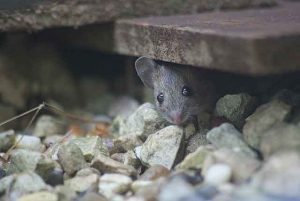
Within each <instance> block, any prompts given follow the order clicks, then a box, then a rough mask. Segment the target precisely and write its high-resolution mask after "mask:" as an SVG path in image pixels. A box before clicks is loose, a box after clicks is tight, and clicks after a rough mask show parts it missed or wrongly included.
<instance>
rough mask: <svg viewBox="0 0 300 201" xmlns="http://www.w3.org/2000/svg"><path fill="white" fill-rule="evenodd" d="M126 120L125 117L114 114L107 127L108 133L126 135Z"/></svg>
mask: <svg viewBox="0 0 300 201" xmlns="http://www.w3.org/2000/svg"><path fill="white" fill-rule="evenodd" d="M126 120H127V118H125V117H122V116H116V117H115V118H114V119H113V122H112V124H111V125H110V127H109V131H110V133H112V135H113V136H122V135H126V132H127V127H126Z"/></svg>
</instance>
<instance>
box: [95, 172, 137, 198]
mask: <svg viewBox="0 0 300 201" xmlns="http://www.w3.org/2000/svg"><path fill="white" fill-rule="evenodd" d="M131 183H132V179H131V178H130V177H128V176H125V175H121V174H104V175H103V176H101V177H100V180H99V193H102V194H103V195H105V197H107V198H108V199H109V198H111V197H112V196H113V195H114V194H121V193H126V192H127V191H128V190H129V189H130V185H131Z"/></svg>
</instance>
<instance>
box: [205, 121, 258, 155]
mask: <svg viewBox="0 0 300 201" xmlns="http://www.w3.org/2000/svg"><path fill="white" fill-rule="evenodd" d="M207 139H208V141H210V142H211V143H212V144H213V145H214V146H215V147H216V148H218V149H221V148H227V149H232V150H233V151H237V152H243V153H245V154H247V155H250V156H252V157H257V154H256V152H254V151H253V150H252V149H251V148H250V147H249V146H248V145H247V143H246V142H244V141H243V136H242V134H241V133H240V132H239V131H238V130H236V129H235V127H234V126H233V125H232V124H229V123H223V124H222V125H221V126H219V127H216V128H213V129H212V130H210V131H209V132H208V133H207Z"/></svg>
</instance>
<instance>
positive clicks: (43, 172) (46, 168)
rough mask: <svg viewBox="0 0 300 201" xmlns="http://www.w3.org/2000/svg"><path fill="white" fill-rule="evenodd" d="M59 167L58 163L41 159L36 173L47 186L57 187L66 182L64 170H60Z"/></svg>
mask: <svg viewBox="0 0 300 201" xmlns="http://www.w3.org/2000/svg"><path fill="white" fill-rule="evenodd" d="M59 166H60V165H59V164H57V162H56V161H54V160H51V159H49V158H45V157H41V158H40V160H39V161H38V163H37V165H36V168H35V172H36V173H37V174H38V175H40V176H41V177H42V178H43V180H44V181H45V182H46V183H47V184H49V185H51V186H56V185H59V184H63V182H64V181H63V170H62V169H61V168H59Z"/></svg>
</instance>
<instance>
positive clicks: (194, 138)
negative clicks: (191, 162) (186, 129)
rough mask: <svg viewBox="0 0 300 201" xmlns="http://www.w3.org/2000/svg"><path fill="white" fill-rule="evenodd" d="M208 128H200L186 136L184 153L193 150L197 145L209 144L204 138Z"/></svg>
mask: <svg viewBox="0 0 300 201" xmlns="http://www.w3.org/2000/svg"><path fill="white" fill-rule="evenodd" d="M207 132H208V130H207V129H205V130H202V131H200V132H197V133H196V134H194V135H191V136H190V137H189V138H188V141H187V145H186V151H185V152H186V153H185V154H186V155H187V154H190V153H193V152H195V151H196V150H197V149H198V148H199V147H201V146H204V145H207V144H209V141H208V140H207V138H206V135H207Z"/></svg>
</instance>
